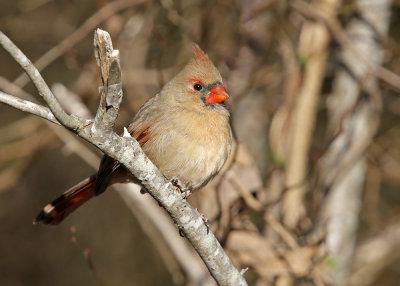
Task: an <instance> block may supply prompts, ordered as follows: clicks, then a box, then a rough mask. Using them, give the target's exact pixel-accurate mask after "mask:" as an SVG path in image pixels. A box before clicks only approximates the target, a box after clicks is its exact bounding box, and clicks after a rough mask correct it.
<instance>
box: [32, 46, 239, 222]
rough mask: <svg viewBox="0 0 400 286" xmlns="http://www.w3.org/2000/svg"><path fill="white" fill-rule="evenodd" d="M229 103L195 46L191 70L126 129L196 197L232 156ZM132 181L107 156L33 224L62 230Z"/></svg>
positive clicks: (164, 170) (171, 177) (167, 173)
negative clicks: (87, 206)
mask: <svg viewBox="0 0 400 286" xmlns="http://www.w3.org/2000/svg"><path fill="white" fill-rule="evenodd" d="M228 99H229V94H228V92H227V90H226V88H225V86H224V84H223V82H222V77H221V74H220V72H219V71H218V69H217V68H216V67H215V65H214V64H213V62H212V61H211V60H210V58H209V56H208V55H207V54H206V53H205V52H204V51H203V50H202V49H201V48H200V47H199V46H198V45H197V44H194V45H193V56H192V58H191V59H190V60H189V62H188V63H187V64H186V66H184V68H183V69H182V70H181V71H180V72H179V73H178V74H177V75H176V76H175V77H173V78H172V79H171V80H170V81H169V82H167V83H166V84H165V85H164V86H163V87H162V88H161V90H160V92H159V93H157V94H156V95H155V96H153V97H151V98H150V99H148V100H147V101H146V102H145V103H144V104H143V105H142V107H141V108H140V109H139V110H138V112H137V113H136V114H135V116H134V117H133V120H132V123H131V124H130V125H129V126H128V128H127V130H128V132H129V133H130V135H131V136H132V137H134V138H135V139H136V140H137V141H138V143H139V144H140V146H141V148H142V150H143V151H144V153H145V154H146V155H147V157H148V158H149V159H150V160H151V161H152V162H153V163H154V164H155V165H156V166H157V168H158V169H159V170H160V171H161V172H162V173H163V175H164V176H165V177H166V178H167V179H168V180H171V181H174V182H175V183H177V185H178V186H179V187H181V189H185V190H188V191H189V192H193V191H196V190H198V189H200V188H202V187H203V186H205V185H206V184H207V183H208V182H209V181H210V180H211V179H212V178H214V177H215V176H216V175H217V174H218V172H219V171H220V170H221V168H222V166H223V165H224V163H225V162H226V160H227V158H228V156H229V154H230V151H231V145H232V130H231V127H230V112H229V109H228V108H227V104H226V101H227V100H228ZM128 182H134V183H137V184H140V182H138V180H137V179H136V178H135V177H134V176H133V175H132V174H131V173H130V172H129V171H127V170H126V169H125V167H123V166H122V165H121V164H120V163H119V162H118V161H116V160H114V159H113V158H111V157H109V156H107V155H104V156H103V158H102V160H101V162H100V166H99V169H98V171H97V173H95V174H93V175H91V176H89V177H88V178H86V179H84V180H83V181H81V182H80V183H78V184H77V185H75V186H73V187H72V188H70V189H69V190H67V191H66V192H64V193H63V194H62V195H60V196H59V197H58V198H56V199H55V200H53V201H52V202H51V203H49V204H47V205H46V206H45V207H44V208H43V209H42V210H41V211H40V213H39V214H38V215H37V217H36V218H35V220H34V223H43V224H47V225H57V224H59V223H60V222H62V221H63V220H64V219H65V218H66V217H67V216H68V215H69V214H71V213H72V212H73V211H75V210H76V209H77V208H78V207H80V206H81V205H83V204H84V203H86V202H87V201H88V200H89V199H91V198H93V197H95V196H97V195H100V194H102V193H103V192H104V191H105V190H106V189H107V187H109V186H111V185H113V184H115V183H128Z"/></svg>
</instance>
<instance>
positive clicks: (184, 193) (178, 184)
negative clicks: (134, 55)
mask: <svg viewBox="0 0 400 286" xmlns="http://www.w3.org/2000/svg"><path fill="white" fill-rule="evenodd" d="M171 183H172V184H173V185H174V186H175V187H177V188H178V189H179V190H180V191H181V193H182V198H183V199H185V200H186V199H187V198H188V197H189V196H190V195H191V194H192V192H191V191H190V190H189V188H188V187H186V185H185V184H184V183H183V182H182V181H181V180H180V179H179V178H178V177H173V178H172V179H171Z"/></svg>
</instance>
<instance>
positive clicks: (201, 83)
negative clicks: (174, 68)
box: [165, 44, 229, 108]
mask: <svg viewBox="0 0 400 286" xmlns="http://www.w3.org/2000/svg"><path fill="white" fill-rule="evenodd" d="M165 89H166V90H168V91H169V92H168V93H169V94H171V95H172V94H173V97H174V100H176V102H177V103H179V104H186V105H189V106H190V107H193V108H195V107H197V108H204V107H208V108H214V107H216V106H218V105H220V104H221V103H223V102H224V101H226V100H227V99H228V98H229V95H228V92H227V91H226V89H225V87H224V85H223V83H222V77H221V74H220V73H219V71H218V70H217V68H216V67H215V66H214V64H213V63H212V61H211V60H210V58H209V57H208V56H207V54H206V53H205V52H204V51H203V50H202V49H201V48H200V47H199V46H198V45H196V44H195V45H194V46H193V58H192V59H191V60H190V61H189V63H188V64H187V65H186V66H185V67H184V68H183V70H182V71H181V72H180V73H179V74H177V75H176V76H175V78H173V79H172V80H171V81H170V82H169V83H168V84H167V86H166V87H165Z"/></svg>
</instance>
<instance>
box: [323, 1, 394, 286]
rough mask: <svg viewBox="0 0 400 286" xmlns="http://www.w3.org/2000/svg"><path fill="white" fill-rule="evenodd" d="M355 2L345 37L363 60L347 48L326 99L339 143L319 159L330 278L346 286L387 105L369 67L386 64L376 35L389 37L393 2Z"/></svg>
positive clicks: (331, 124) (327, 276) (343, 47)
mask: <svg viewBox="0 0 400 286" xmlns="http://www.w3.org/2000/svg"><path fill="white" fill-rule="evenodd" d="M355 3H356V5H357V10H358V13H359V15H360V16H361V18H362V19H360V18H359V17H355V19H353V20H352V21H351V22H350V23H349V24H348V27H347V29H346V33H347V37H348V38H349V39H352V38H354V39H355V40H354V41H353V42H352V46H353V47H354V48H355V49H356V50H357V52H358V53H359V55H360V56H354V52H352V51H351V49H350V50H348V49H346V47H347V46H342V51H341V60H342V63H343V65H344V66H345V68H342V69H339V70H338V72H337V73H336V75H335V79H334V82H333V93H332V95H330V96H329V98H328V100H327V107H328V115H329V125H328V131H329V132H330V136H332V138H334V139H333V141H332V142H331V144H330V145H329V148H328V149H327V151H326V153H325V154H324V156H323V157H322V158H321V160H320V163H321V164H320V171H321V176H320V177H321V179H320V183H321V185H322V187H323V191H324V192H327V193H328V196H327V198H326V201H325V202H324V204H323V206H322V212H323V213H322V219H323V222H324V226H325V227H326V234H325V236H326V240H325V243H326V251H327V253H328V256H329V258H328V260H329V261H331V262H332V263H331V265H332V264H333V265H335V267H329V266H328V267H327V269H326V273H325V274H326V275H325V276H326V278H327V280H328V281H331V282H332V283H333V284H334V285H343V284H346V283H347V279H348V276H349V270H350V263H351V259H352V256H353V251H354V245H355V242H356V241H355V235H356V231H357V227H358V217H359V212H360V208H361V195H362V192H361V191H362V186H363V182H364V180H365V173H366V168H365V167H366V166H365V151H366V149H367V147H368V146H369V145H370V143H371V141H372V139H373V136H374V135H375V132H376V130H377V128H378V125H379V119H380V118H379V117H380V112H381V105H382V103H381V95H380V91H379V88H378V83H377V79H376V78H375V77H373V76H372V74H371V68H370V67H371V65H372V66H379V65H381V64H382V61H383V50H382V47H381V44H380V43H379V42H378V41H377V40H376V39H377V34H376V33H378V34H379V35H384V34H385V33H386V32H387V29H388V22H389V19H390V17H389V15H390V4H391V1H390V0H382V1H379V3H378V2H376V1H374V2H373V3H374V9H371V7H370V4H371V2H370V1H365V0H360V1H356V2H355ZM364 58H368V63H367V62H366V61H365V60H363V59H364ZM360 79H362V81H360Z"/></svg>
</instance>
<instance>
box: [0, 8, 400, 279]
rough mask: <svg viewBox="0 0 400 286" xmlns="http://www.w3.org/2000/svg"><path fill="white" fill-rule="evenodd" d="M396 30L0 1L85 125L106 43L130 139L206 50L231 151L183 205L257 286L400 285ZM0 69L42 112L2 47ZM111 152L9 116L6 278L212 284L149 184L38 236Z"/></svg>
mask: <svg viewBox="0 0 400 286" xmlns="http://www.w3.org/2000/svg"><path fill="white" fill-rule="evenodd" d="M399 25H400V2H399V1H397V0H393V1H389V0H345V1H339V0H322V1H303V0H299V1H294V0H293V1H292V0H288V1H276V0H241V1H229V0H218V1H209V0H207V1H204V0H202V1H200V0H194V1H183V0H175V1H174V0H160V1H152V0H116V1H109V0H85V1H77V0H69V1H66V0H53V1H52V0H20V1H19V0H18V1H15V0H2V1H1V2H0V30H1V31H2V32H4V33H5V34H6V35H8V36H9V37H10V39H12V41H14V43H15V44H16V45H17V46H18V47H19V48H20V49H21V50H22V51H23V52H24V53H25V54H26V55H27V56H28V58H29V59H30V60H31V61H32V62H34V63H35V65H36V66H37V67H38V69H40V71H41V73H42V75H43V77H44V79H45V80H46V82H47V83H48V85H49V86H50V87H51V88H52V90H53V92H54V93H55V95H56V96H57V97H58V98H59V100H60V102H61V103H62V105H63V106H64V108H65V109H66V110H67V111H68V112H70V113H75V114H79V115H81V116H83V117H87V118H90V117H91V116H92V115H91V114H93V113H94V112H95V111H96V108H97V105H98V102H99V93H98V87H99V86H100V85H101V78H100V73H99V70H98V67H97V65H96V62H95V60H94V55H93V32H94V29H95V28H97V27H100V28H102V29H105V30H107V31H108V32H109V33H110V35H111V38H112V40H113V44H114V48H116V49H119V50H120V55H121V65H122V73H123V88H124V99H123V103H122V107H121V112H120V114H119V119H118V126H117V128H118V130H119V131H121V130H122V127H123V126H127V124H128V123H129V122H130V120H131V119H132V117H133V115H134V113H135V112H136V111H137V110H138V108H140V106H141V105H142V104H143V103H144V102H145V100H146V99H148V98H149V97H151V96H152V95H154V94H156V93H157V92H158V91H159V90H160V88H161V87H162V86H163V85H164V83H166V82H167V81H168V80H169V79H170V78H172V77H173V75H174V74H176V73H177V72H178V71H179V70H180V68H182V67H183V66H184V64H185V63H186V62H187V61H188V60H189V59H190V57H191V46H192V44H193V43H198V44H199V45H200V46H201V47H202V48H203V49H204V50H205V51H206V52H207V53H208V54H209V56H210V58H211V59H212V60H213V62H214V63H215V64H216V66H217V67H218V69H219V70H220V71H221V74H222V77H223V78H224V82H225V85H226V86H227V89H228V91H229V93H230V95H231V100H230V101H231V102H230V103H229V105H230V108H231V110H232V125H233V127H234V130H235V135H236V139H237V144H236V145H235V149H234V151H233V152H232V156H231V160H230V162H229V163H227V164H226V166H225V169H224V171H223V172H222V174H221V175H220V176H219V177H217V178H215V179H214V181H213V182H212V183H210V184H209V185H208V186H207V187H206V188H205V189H204V190H202V191H201V192H197V193H195V194H194V195H193V196H191V197H190V198H189V201H190V203H191V204H192V205H193V206H195V207H197V208H199V210H200V211H201V212H202V213H204V214H205V216H206V217H208V218H209V221H210V227H211V229H212V231H213V232H214V233H215V234H216V235H217V237H218V239H219V240H220V242H221V244H222V245H223V246H224V248H225V249H226V251H227V253H228V255H229V256H230V258H231V259H232V261H233V262H234V264H235V265H236V266H237V267H238V268H239V269H243V268H247V267H248V271H247V272H246V274H245V278H246V280H247V281H248V283H249V285H260V286H261V285H399V284H400V266H399V265H400V220H399V218H400V188H399V187H400V124H399V123H400V97H399V93H398V92H399V90H400V77H399V76H398V74H399V73H400V64H399V63H400V48H399V41H400V29H399V27H400V26H399ZM0 63H1V64H0V90H2V91H4V92H5V93H9V94H12V95H15V96H19V97H21V98H24V99H29V100H32V101H34V102H36V103H43V102H42V101H41V99H40V98H39V96H38V94H37V92H36V90H35V88H34V86H33V85H32V84H31V83H30V81H29V79H28V78H27V77H26V76H24V74H23V73H22V70H21V68H20V67H19V66H18V65H17V64H16V63H15V62H14V60H13V59H12V58H11V57H10V56H9V55H8V54H7V53H6V52H5V51H4V49H2V48H1V49H0ZM100 158H101V154H100V153H99V152H98V151H97V150H96V149H95V148H93V147H92V146H89V145H88V144H86V143H85V142H83V141H82V140H80V139H78V138H77V137H76V136H74V135H72V134H71V133H69V132H67V131H65V130H63V128H61V127H58V126H55V125H54V124H51V123H48V122H45V120H43V119H40V118H37V117H34V116H32V115H29V114H26V113H23V112H21V111H19V110H16V109H13V108H11V107H9V106H7V105H5V104H0V284H1V285H215V284H214V282H213V280H212V279H210V277H209V274H208V272H207V270H206V269H205V267H204V266H203V265H202V262H201V261H199V259H198V257H197V254H196V253H194V252H193V251H192V250H191V248H190V246H188V245H187V243H186V241H185V239H184V238H181V237H180V236H179V233H178V230H177V228H176V227H175V226H174V225H173V224H172V223H171V221H170V220H169V219H168V218H167V217H166V216H165V214H164V213H163V211H162V210H161V209H160V208H159V207H158V205H157V204H155V203H154V202H153V201H152V200H151V199H150V198H148V196H146V195H140V194H139V192H138V190H136V192H135V193H137V197H136V198H132V196H131V195H130V193H132V192H131V190H127V189H126V186H119V187H117V188H116V189H117V191H109V192H106V193H105V194H104V195H102V196H100V197H98V198H96V199H94V200H92V201H90V202H89V203H88V204H86V205H85V206H84V207H82V208H81V209H79V210H78V211H76V213H74V214H73V215H71V216H70V217H69V218H68V219H66V221H64V222H63V223H62V224H61V225H59V226H57V227H47V226H42V225H33V224H32V221H33V218H34V217H35V216H36V215H37V213H38V212H39V211H40V210H41V208H42V207H43V206H44V205H45V204H46V203H48V202H50V201H51V200H53V199H54V198H55V197H56V196H58V195H59V194H60V193H62V192H63V191H65V190H66V189H68V188H69V187H71V186H73V185H74V184H76V183H77V182H79V181H80V180H82V179H84V178H85V177H87V176H88V175H91V174H92V173H94V172H95V168H96V166H97V165H98V164H99V162H100ZM129 188H130V187H129ZM166 226H168V227H167V228H168V229H165V227H166Z"/></svg>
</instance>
